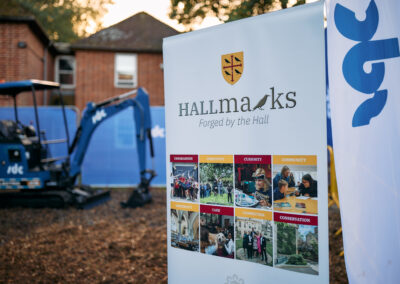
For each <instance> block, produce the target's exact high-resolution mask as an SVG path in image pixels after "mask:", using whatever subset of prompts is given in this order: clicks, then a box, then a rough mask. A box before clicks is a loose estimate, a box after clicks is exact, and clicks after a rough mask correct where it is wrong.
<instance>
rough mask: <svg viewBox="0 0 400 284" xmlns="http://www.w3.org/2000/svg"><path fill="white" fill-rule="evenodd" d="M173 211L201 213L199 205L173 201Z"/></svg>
mask: <svg viewBox="0 0 400 284" xmlns="http://www.w3.org/2000/svg"><path fill="white" fill-rule="evenodd" d="M171 209H176V210H185V211H193V212H199V211H200V210H199V204H192V203H183V202H175V201H171Z"/></svg>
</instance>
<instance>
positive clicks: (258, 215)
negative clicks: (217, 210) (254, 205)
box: [235, 208, 272, 220]
mask: <svg viewBox="0 0 400 284" xmlns="http://www.w3.org/2000/svg"><path fill="white" fill-rule="evenodd" d="M235 216H236V217H242V218H255V219H263V220H272V212H271V211H260V210H252V209H246V208H235Z"/></svg>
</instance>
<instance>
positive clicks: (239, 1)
mask: <svg viewBox="0 0 400 284" xmlns="http://www.w3.org/2000/svg"><path fill="white" fill-rule="evenodd" d="M288 2H289V0H235V1H229V0H171V11H170V13H169V17H170V18H171V19H173V20H178V22H179V23H180V24H183V25H184V26H186V27H187V29H188V30H190V29H192V26H193V25H194V24H199V23H201V22H202V21H203V20H204V18H205V17H206V16H211V17H217V18H218V19H219V20H220V21H222V22H229V21H235V20H239V19H243V18H247V17H251V16H256V15H261V14H264V13H266V12H268V11H271V10H276V9H279V8H281V9H285V8H287V5H288ZM304 3H305V0H297V1H296V3H295V4H294V5H293V6H297V5H301V4H304Z"/></svg>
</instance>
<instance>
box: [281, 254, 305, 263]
mask: <svg viewBox="0 0 400 284" xmlns="http://www.w3.org/2000/svg"><path fill="white" fill-rule="evenodd" d="M286 264H293V265H306V264H307V262H306V261H305V260H304V258H303V256H302V255H301V254H294V255H291V256H290V257H289V259H288V261H287V262H286Z"/></svg>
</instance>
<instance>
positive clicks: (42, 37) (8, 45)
mask: <svg viewBox="0 0 400 284" xmlns="http://www.w3.org/2000/svg"><path fill="white" fill-rule="evenodd" d="M55 56H56V50H55V48H54V46H52V45H51V42H50V40H49V38H48V37H47V35H46V33H45V32H44V31H43V29H42V28H41V27H40V26H39V25H38V23H37V22H36V20H35V19H34V18H33V17H27V16H24V17H16V16H0V81H16V80H26V79H41V80H53V79H54V58H55ZM44 94H45V95H43V92H38V94H37V95H38V96H37V97H38V103H39V104H43V103H44V97H45V96H48V94H47V93H44ZM0 99H1V100H0V105H3V106H8V105H12V100H9V99H6V98H4V97H3V98H0ZM18 103H19V104H20V105H30V104H32V98H31V96H29V95H25V96H18Z"/></svg>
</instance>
